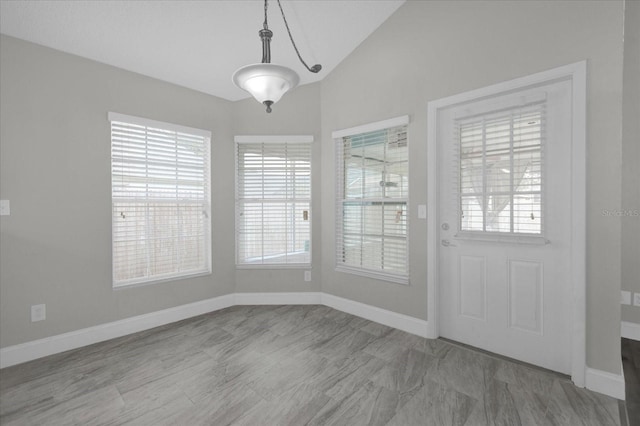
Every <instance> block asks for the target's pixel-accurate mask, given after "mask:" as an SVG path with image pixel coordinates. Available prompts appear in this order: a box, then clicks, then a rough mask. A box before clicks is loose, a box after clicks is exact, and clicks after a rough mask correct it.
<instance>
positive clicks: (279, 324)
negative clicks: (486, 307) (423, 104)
mask: <svg viewBox="0 0 640 426" xmlns="http://www.w3.org/2000/svg"><path fill="white" fill-rule="evenodd" d="M0 423H1V424H3V425H123V424H127V425H129V424H135V425H185V426H192V425H216V426H217V425H249V426H256V425H269V426H279V425H349V426H355V425H411V426H412V425H416V426H417V425H509V426H514V425H536V426H539V425H571V426H574V425H597V426H607V425H619V424H620V417H619V412H618V401H617V400H615V399H612V398H609V397H606V396H603V395H600V394H596V393H593V392H590V391H587V390H585V389H579V388H576V387H575V386H573V385H572V384H571V382H570V381H568V379H566V378H565V377H563V376H560V375H556V374H553V373H548V372H545V371H541V370H538V369H534V368H530V367H527V366H524V365H522V364H519V363H513V362H510V361H506V360H503V359H500V358H498V357H493V356H490V355H487V354H484V353H480V352H477V351H473V350H469V349H467V348H464V347H461V346H458V345H453V344H451V343H448V342H444V341H441V340H428V339H423V338H420V337H417V336H414V335H411V334H407V333H404V332H402V331H399V330H395V329H392V328H389V327H386V326H383V325H380V324H377V323H374V322H371V321H367V320H364V319H361V318H358V317H354V316H352V315H348V314H345V313H343V312H340V311H337V310H334V309H331V308H328V307H326V306H317V305H311V306H309V305H307V306H234V307H232V308H228V309H224V310H221V311H217V312H213V313H210V314H206V315H202V316H198V317H195V318H191V319H188V320H184V321H180V322H177V323H174V324H169V325H166V326H162V327H158V328H154V329H152V330H147V331H144V332H140V333H136V334H133V335H129V336H125V337H122V338H118V339H114V340H110V341H107V342H102V343H98V344H95V345H92V346H88V347H85V348H81V349H77V350H73V351H68V352H65V353H62V354H57V355H52V356H49V357H47V358H42V359H39V360H36V361H32V362H29V363H25V364H21V365H17V366H14V367H9V368H5V369H3V370H0Z"/></svg>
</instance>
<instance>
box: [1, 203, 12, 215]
mask: <svg viewBox="0 0 640 426" xmlns="http://www.w3.org/2000/svg"><path fill="white" fill-rule="evenodd" d="M10 214H11V205H10V203H9V200H0V216H9V215H10Z"/></svg>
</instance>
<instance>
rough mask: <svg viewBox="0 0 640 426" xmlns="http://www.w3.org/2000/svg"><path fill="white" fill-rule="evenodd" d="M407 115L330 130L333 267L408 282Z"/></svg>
mask: <svg viewBox="0 0 640 426" xmlns="http://www.w3.org/2000/svg"><path fill="white" fill-rule="evenodd" d="M407 123H408V117H399V118H397V119H391V120H387V121H385V122H380V123H374V124H372V125H366V126H361V127H358V128H354V129H347V130H344V131H338V132H334V134H333V136H334V139H335V141H336V154H337V161H336V163H337V164H336V169H337V189H336V194H337V200H336V207H337V212H336V269H337V270H339V271H343V272H351V273H356V274H360V275H365V276H371V277H375V278H381V279H386V280H389V281H395V282H400V283H407V282H408V277H409V242H408V214H407V213H408V202H409V154H408V146H407Z"/></svg>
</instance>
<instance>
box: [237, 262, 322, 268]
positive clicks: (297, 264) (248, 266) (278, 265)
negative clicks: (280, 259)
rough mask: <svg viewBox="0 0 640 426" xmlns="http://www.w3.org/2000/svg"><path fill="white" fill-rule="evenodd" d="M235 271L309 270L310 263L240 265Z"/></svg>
mask: <svg viewBox="0 0 640 426" xmlns="http://www.w3.org/2000/svg"><path fill="white" fill-rule="evenodd" d="M236 269H311V264H310V263H290V264H286V263H274V264H272V265H269V264H255V265H252V264H240V265H236Z"/></svg>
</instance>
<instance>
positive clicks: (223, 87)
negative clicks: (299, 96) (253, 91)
mask: <svg viewBox="0 0 640 426" xmlns="http://www.w3.org/2000/svg"><path fill="white" fill-rule="evenodd" d="M281 3H282V7H283V9H284V12H285V15H286V17H287V21H288V22H289V27H290V28H291V32H292V34H293V38H294V40H295V42H296V44H297V45H298V48H299V50H300V53H301V55H302V58H303V59H304V60H305V61H306V62H307V64H308V65H309V66H312V65H313V64H316V63H320V64H322V68H323V69H322V71H320V73H318V74H312V73H310V72H308V71H307V70H306V69H305V68H304V67H303V65H302V64H301V63H300V62H299V61H298V58H297V56H296V54H295V52H294V50H293V47H292V45H291V42H290V41H289V38H288V35H287V32H286V29H285V27H284V23H283V20H282V16H281V15H280V10H279V9H278V3H277V1H276V0H271V1H269V9H268V10H269V15H268V19H269V28H270V29H271V30H272V31H273V33H274V35H273V39H272V41H271V62H272V63H276V64H281V65H286V66H288V67H290V68H293V69H294V70H295V71H296V72H298V74H299V75H300V77H301V84H306V83H311V82H314V81H318V80H321V79H322V78H323V77H324V76H325V75H327V74H328V73H329V72H331V70H333V68H335V67H336V66H337V65H338V64H339V63H340V62H341V61H342V60H343V59H344V58H345V57H346V56H347V55H349V53H351V52H352V51H353V50H354V49H355V48H356V47H357V46H358V45H359V44H360V43H361V42H362V41H363V40H364V39H365V38H367V37H368V36H369V35H370V34H371V33H372V32H373V31H374V30H375V29H376V28H378V27H379V26H380V24H382V23H383V22H384V21H385V20H386V19H387V18H388V17H389V16H390V15H391V14H392V13H393V12H394V11H395V10H396V9H397V8H398V7H400V6H401V5H402V3H404V0H281ZM263 20H264V1H263V0H201V1H192V0H183V1H179V0H170V1H169V0H164V1H142V0H140V1H122V0H121V1H116V0H89V1H85V0H53V1H44V0H40V1H36V0H0V32H2V33H3V34H7V35H10V36H13V37H17V38H20V39H24V40H28V41H31V42H34V43H37V44H41V45H44V46H48V47H52V48H54V49H58V50H62V51H64V52H68V53H72V54H75V55H79V56H83V57H85V58H89V59H93V60H96V61H99V62H103V63H106V64H109V65H113V66H116V67H119V68H123V69H126V70H129V71H134V72H137V73H140V74H144V75H148V76H150V77H155V78H158V79H160V80H164V81H168V82H171V83H175V84H178V85H181V86H184V87H188V88H190V89H195V90H198V91H201V92H204V93H209V94H211V95H215V96H219V97H221V98H225V99H228V100H232V101H234V100H239V99H243V98H246V97H249V95H248V94H247V93H245V92H244V91H242V90H240V89H238V88H237V87H235V86H234V85H233V83H232V82H231V75H232V74H233V72H234V71H235V70H236V69H237V68H239V67H241V66H243V65H247V64H250V63H256V62H260V61H261V60H262V45H261V42H260V38H259V37H258V30H260V29H261V28H262V22H263Z"/></svg>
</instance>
